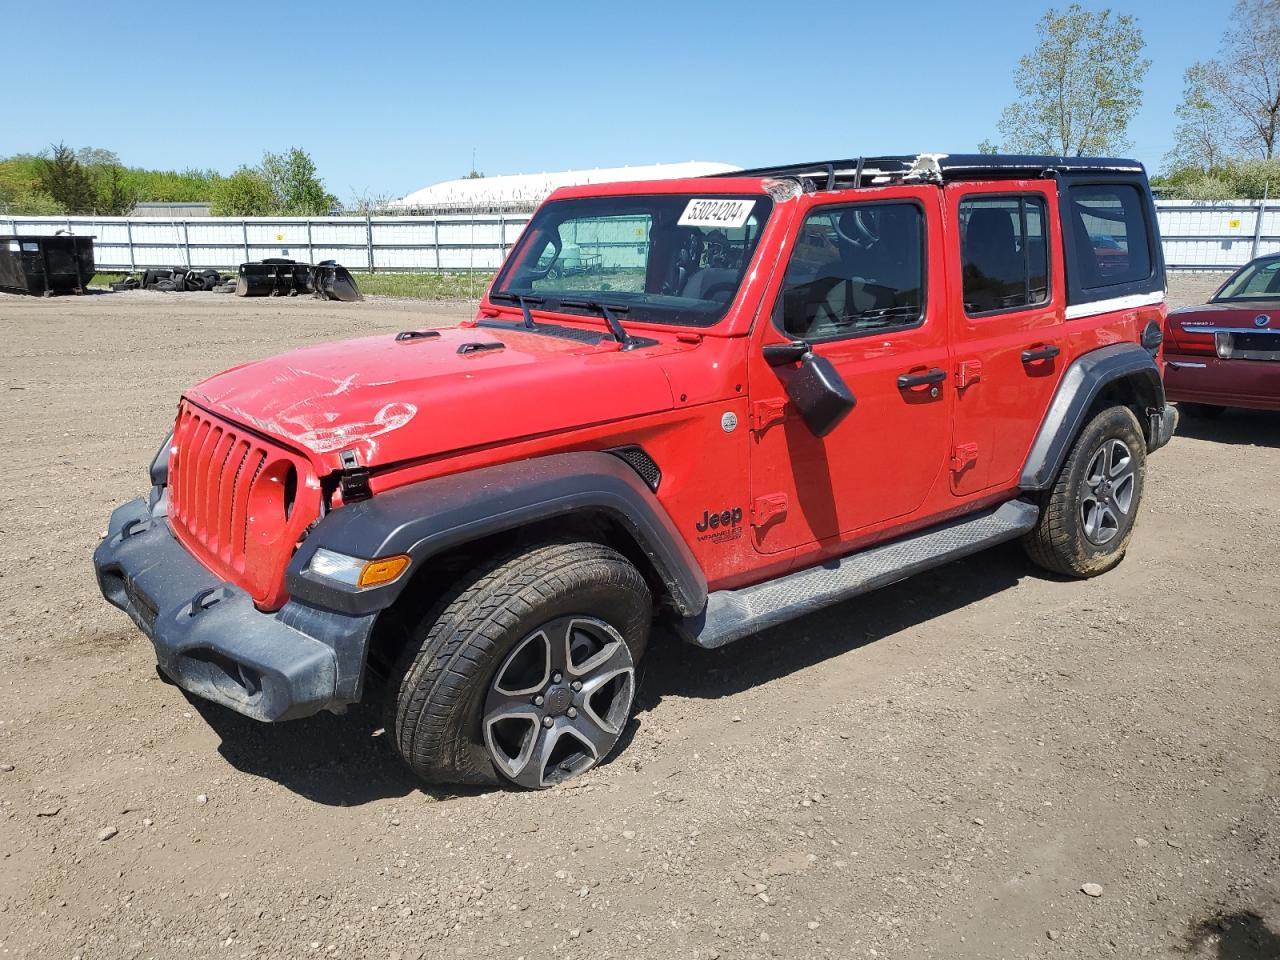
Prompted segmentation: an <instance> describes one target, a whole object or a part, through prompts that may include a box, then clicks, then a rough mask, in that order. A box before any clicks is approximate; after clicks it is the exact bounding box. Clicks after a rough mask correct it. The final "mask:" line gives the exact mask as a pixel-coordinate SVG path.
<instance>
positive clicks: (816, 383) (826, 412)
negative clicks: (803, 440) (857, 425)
mask: <svg viewBox="0 0 1280 960" xmlns="http://www.w3.org/2000/svg"><path fill="white" fill-rule="evenodd" d="M783 385H784V386H785V387H786V390H787V396H788V397H790V398H791V402H792V403H794V404H795V405H796V409H797V410H799V411H800V416H801V417H802V418H803V419H804V422H805V425H806V426H807V427H808V428H809V429H810V430H812V431H813V432H814V434H815V435H816V436H819V437H825V436H826V435H827V434H829V433H830V432H831V431H832V430H834V429H835V428H836V427H838V426H839V425H840V423H841V421H843V420H844V418H845V417H847V416H848V415H849V414H850V413H851V412H852V410H853V408H854V407H855V406H856V405H857V403H858V400H857V398H856V397H855V396H854V395H853V391H852V390H850V389H849V385H848V384H847V383H845V382H844V378H843V377H842V376H840V372H839V371H838V370H836V368H835V364H833V363H832V362H831V361H830V360H828V359H827V358H826V357H822V356H819V355H818V354H816V353H813V352H812V351H809V352H806V353H805V354H804V355H803V356H802V357H800V366H799V367H798V368H797V369H796V370H795V371H794V372H792V373H790V374H789V375H784V376H783Z"/></svg>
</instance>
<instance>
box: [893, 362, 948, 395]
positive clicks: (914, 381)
mask: <svg viewBox="0 0 1280 960" xmlns="http://www.w3.org/2000/svg"><path fill="white" fill-rule="evenodd" d="M945 379H947V371H945V370H943V369H941V368H940V367H934V368H933V369H931V370H929V371H927V372H925V373H904V374H902V376H900V377H898V389H899V390H910V389H911V388H912V387H924V386H928V385H929V384H931V383H941V382H942V381H943V380H945Z"/></svg>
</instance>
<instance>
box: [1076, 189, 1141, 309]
mask: <svg viewBox="0 0 1280 960" xmlns="http://www.w3.org/2000/svg"><path fill="white" fill-rule="evenodd" d="M1067 220H1068V225H1067V226H1065V227H1064V228H1063V229H1064V230H1065V229H1071V230H1072V231H1074V240H1075V259H1076V262H1075V263H1074V264H1073V265H1072V266H1073V269H1076V270H1078V271H1079V272H1080V277H1079V281H1078V282H1079V285H1080V286H1081V287H1083V288H1084V289H1086V290H1088V289H1091V288H1095V287H1108V286H1112V285H1115V284H1122V283H1135V282H1138V281H1142V280H1146V279H1147V278H1148V277H1150V276H1151V246H1150V243H1149V242H1148V237H1147V220H1146V214H1145V204H1144V202H1143V196H1142V194H1141V193H1139V192H1138V188H1137V187H1134V186H1132V185H1130V184H1127V183H1108V184H1086V185H1081V186H1073V187H1070V188H1069V189H1068V191H1067Z"/></svg>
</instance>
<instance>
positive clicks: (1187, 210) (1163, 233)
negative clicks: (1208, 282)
mask: <svg viewBox="0 0 1280 960" xmlns="http://www.w3.org/2000/svg"><path fill="white" fill-rule="evenodd" d="M1156 214H1157V217H1158V219H1159V220H1160V237H1161V240H1162V241H1163V243H1164V259H1165V264H1166V265H1167V266H1168V268H1169V269H1170V270H1234V269H1235V268H1236V267H1240V266H1243V265H1244V264H1246V263H1248V262H1249V261H1250V260H1252V259H1253V258H1254V257H1258V256H1262V255H1263V254H1268V253H1280V203H1277V202H1272V203H1267V204H1263V203H1261V202H1259V201H1257V200H1241V201H1233V202H1229V203H1226V202H1198V203H1197V202H1189V201H1186V200H1157V201H1156Z"/></svg>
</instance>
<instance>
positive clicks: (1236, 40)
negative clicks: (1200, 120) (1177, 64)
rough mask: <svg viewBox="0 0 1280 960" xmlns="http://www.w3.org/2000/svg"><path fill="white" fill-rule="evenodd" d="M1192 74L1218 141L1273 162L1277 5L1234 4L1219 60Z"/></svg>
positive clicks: (1278, 87)
mask: <svg viewBox="0 0 1280 960" xmlns="http://www.w3.org/2000/svg"><path fill="white" fill-rule="evenodd" d="M1192 70H1195V71H1197V76H1198V77H1199V78H1200V79H1201V86H1200V89H1198V90H1196V91H1194V92H1195V93H1196V95H1197V96H1198V97H1202V98H1203V100H1204V105H1205V112H1204V117H1205V118H1206V119H1210V118H1211V119H1212V120H1213V122H1214V124H1215V127H1216V130H1217V136H1218V137H1219V138H1220V139H1221V141H1222V142H1224V143H1226V144H1227V145H1228V146H1230V147H1231V148H1233V149H1234V150H1236V151H1237V152H1239V153H1240V154H1243V155H1244V156H1250V157H1256V158H1259V159H1262V160H1270V159H1271V158H1272V157H1274V156H1275V155H1276V149H1277V147H1280V143H1278V142H1277V135H1278V134H1280V2H1278V0H1239V2H1237V3H1236V6H1235V10H1233V11H1232V14H1231V23H1230V26H1229V27H1228V28H1227V32H1226V33H1225V34H1223V37H1222V46H1221V48H1220V49H1219V51H1218V56H1217V57H1216V58H1215V59H1213V60H1209V61H1207V62H1206V63H1198V64H1196V65H1195V66H1194V67H1192ZM1188 73H1190V71H1188ZM1187 103H1188V101H1187V99H1186V96H1185V95H1184V99H1183V106H1184V107H1186V106H1187ZM1179 109H1180V110H1181V109H1182V108H1179ZM1179 118H1180V119H1181V116H1180V117H1179ZM1177 149H1178V148H1177V147H1175V150H1177Z"/></svg>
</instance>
